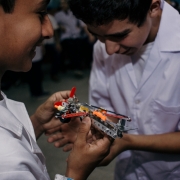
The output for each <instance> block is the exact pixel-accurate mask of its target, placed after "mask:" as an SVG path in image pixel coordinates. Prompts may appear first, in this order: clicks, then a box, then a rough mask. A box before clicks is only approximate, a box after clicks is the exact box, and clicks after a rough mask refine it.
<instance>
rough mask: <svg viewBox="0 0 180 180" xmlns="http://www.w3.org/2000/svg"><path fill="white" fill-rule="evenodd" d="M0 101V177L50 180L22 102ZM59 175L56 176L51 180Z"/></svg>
mask: <svg viewBox="0 0 180 180" xmlns="http://www.w3.org/2000/svg"><path fill="white" fill-rule="evenodd" d="M2 95H3V97H4V100H3V101H0V112H1V113H0V179H1V180H50V178H49V175H48V173H47V169H46V165H45V158H44V155H43V153H42V151H41V150H40V148H39V147H38V145H37V143H36V138H35V134H34V129H33V126H32V123H31V120H30V118H29V115H28V113H27V111H26V108H25V106H24V104H23V103H20V102H17V101H13V100H10V99H8V98H7V97H6V96H5V94H3V93H2ZM62 179H63V177H62V176H60V175H56V177H55V180H62Z"/></svg>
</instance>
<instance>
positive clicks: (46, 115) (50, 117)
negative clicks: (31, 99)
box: [30, 91, 70, 138]
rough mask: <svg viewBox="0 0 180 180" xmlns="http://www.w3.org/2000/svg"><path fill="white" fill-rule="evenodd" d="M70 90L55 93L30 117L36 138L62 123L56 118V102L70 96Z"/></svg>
mask: <svg viewBox="0 0 180 180" xmlns="http://www.w3.org/2000/svg"><path fill="white" fill-rule="evenodd" d="M69 94H70V91H61V92H57V93H55V94H53V95H52V96H51V97H50V98H49V99H48V100H47V101H46V102H44V103H43V104H42V105H40V106H39V107H38V108H37V110H36V112H35V113H34V114H33V115H32V116H31V117H30V118H31V121H32V124H33V127H34V130H35V135H36V138H38V137H40V135H41V134H42V133H44V132H45V131H48V130H50V129H53V128H55V127H58V126H60V125H61V124H62V123H61V122H60V120H59V119H57V118H55V111H56V110H55V108H54V103H55V102H57V101H60V100H63V99H67V98H69Z"/></svg>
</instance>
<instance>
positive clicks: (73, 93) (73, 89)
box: [69, 87, 76, 98]
mask: <svg viewBox="0 0 180 180" xmlns="http://www.w3.org/2000/svg"><path fill="white" fill-rule="evenodd" d="M75 92H76V87H73V88H72V89H71V93H70V96H69V97H71V98H72V97H73V96H74V95H75Z"/></svg>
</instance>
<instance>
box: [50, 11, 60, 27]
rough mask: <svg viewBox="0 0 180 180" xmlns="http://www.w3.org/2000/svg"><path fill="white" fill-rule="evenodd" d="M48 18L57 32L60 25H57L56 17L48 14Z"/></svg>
mask: <svg viewBox="0 0 180 180" xmlns="http://www.w3.org/2000/svg"><path fill="white" fill-rule="evenodd" d="M48 17H49V19H50V21H51V24H52V27H53V29H54V30H57V29H58V28H59V26H58V23H57V21H56V19H55V17H54V16H52V15H51V14H48Z"/></svg>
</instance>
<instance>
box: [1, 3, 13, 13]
mask: <svg viewBox="0 0 180 180" xmlns="http://www.w3.org/2000/svg"><path fill="white" fill-rule="evenodd" d="M14 5H15V0H0V6H2V7H3V9H4V12H6V13H12V12H13V10H14Z"/></svg>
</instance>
